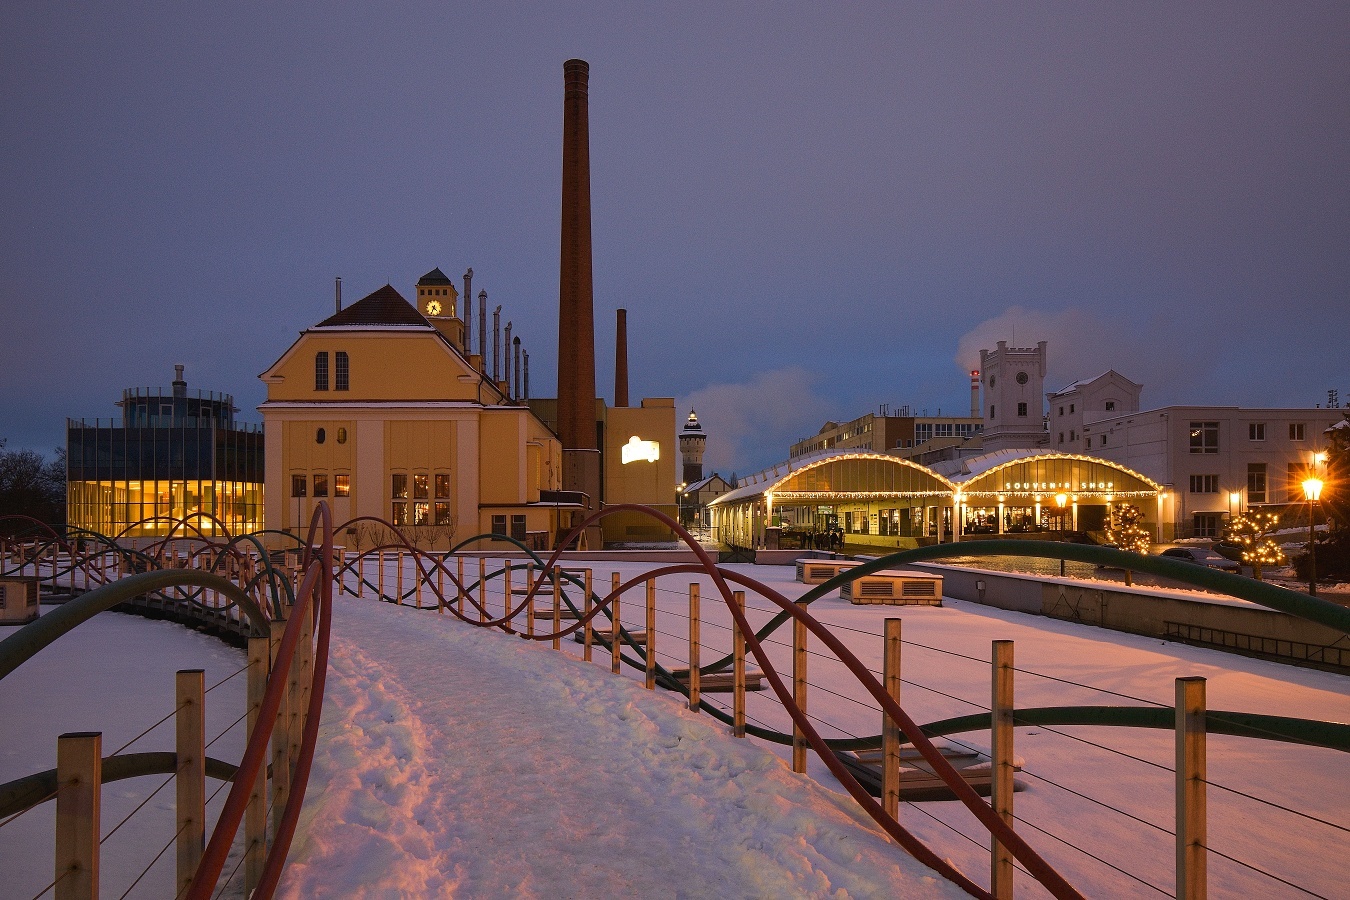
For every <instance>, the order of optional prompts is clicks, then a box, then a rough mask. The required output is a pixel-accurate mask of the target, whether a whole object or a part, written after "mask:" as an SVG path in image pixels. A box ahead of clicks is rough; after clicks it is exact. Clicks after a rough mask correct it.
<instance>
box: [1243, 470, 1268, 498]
mask: <svg viewBox="0 0 1350 900" xmlns="http://www.w3.org/2000/svg"><path fill="white" fill-rule="evenodd" d="M1247 502H1248V503H1265V502H1266V464H1265V463H1247Z"/></svg>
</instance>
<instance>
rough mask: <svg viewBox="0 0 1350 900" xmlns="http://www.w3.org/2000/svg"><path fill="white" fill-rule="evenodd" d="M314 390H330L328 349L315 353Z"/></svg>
mask: <svg viewBox="0 0 1350 900" xmlns="http://www.w3.org/2000/svg"><path fill="white" fill-rule="evenodd" d="M314 390H316V391H326V390H328V351H327V350H321V351H319V352H318V353H316V354H314Z"/></svg>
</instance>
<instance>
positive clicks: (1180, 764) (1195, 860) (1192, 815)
mask: <svg viewBox="0 0 1350 900" xmlns="http://www.w3.org/2000/svg"><path fill="white" fill-rule="evenodd" d="M1176 707H1177V713H1176V715H1177V738H1176V760H1177V765H1176V775H1177V891H1176V895H1177V898H1178V900H1203V898H1204V897H1205V895H1206V892H1207V889H1208V888H1207V880H1206V871H1205V869H1206V859H1205V853H1206V850H1205V841H1206V839H1207V834H1206V823H1207V813H1206V808H1205V807H1206V797H1205V778H1206V776H1207V772H1206V760H1205V679H1203V678H1178V679H1177V681H1176Z"/></svg>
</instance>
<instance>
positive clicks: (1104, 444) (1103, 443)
mask: <svg viewBox="0 0 1350 900" xmlns="http://www.w3.org/2000/svg"><path fill="white" fill-rule="evenodd" d="M1102 446H1103V447H1105V446H1106V435H1102Z"/></svg>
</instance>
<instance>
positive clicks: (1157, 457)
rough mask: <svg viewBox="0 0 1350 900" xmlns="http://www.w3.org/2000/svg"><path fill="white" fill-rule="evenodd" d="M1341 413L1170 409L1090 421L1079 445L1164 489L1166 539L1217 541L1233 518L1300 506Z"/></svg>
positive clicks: (1054, 403) (1053, 411)
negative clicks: (1308, 478) (1315, 460)
mask: <svg viewBox="0 0 1350 900" xmlns="http://www.w3.org/2000/svg"><path fill="white" fill-rule="evenodd" d="M1052 396H1056V395H1052ZM1051 402H1052V409H1051V423H1052V425H1051V428H1052V430H1053V431H1054V432H1056V436H1057V432H1058V428H1057V427H1056V426H1055V425H1054V422H1055V421H1056V420H1057V419H1058V415H1057V408H1056V406H1057V404H1058V402H1059V401H1058V400H1052V401H1051ZM1343 413H1344V411H1343V410H1337V409H1242V408H1240V407H1236V406H1166V407H1163V408H1161V409H1151V410H1145V411H1143V412H1132V413H1124V414H1121V415H1116V416H1110V417H1106V418H1101V419H1097V420H1095V421H1085V422H1083V424H1082V426H1081V427H1082V429H1083V431H1082V441H1083V442H1084V443H1082V444H1079V445H1078V446H1079V447H1080V448H1081V447H1084V446H1088V445H1090V447H1091V450H1090V451H1088V452H1090V453H1091V455H1093V456H1097V457H1101V458H1103V459H1109V460H1111V461H1113V462H1118V463H1120V464H1122V465H1124V466H1127V467H1128V468H1130V469H1133V470H1135V471H1137V472H1141V473H1143V474H1144V475H1147V476H1148V477H1149V478H1151V479H1152V480H1154V481H1156V482H1158V483H1160V484H1161V485H1163V487H1164V488H1165V490H1166V495H1165V496H1164V498H1163V513H1162V518H1163V522H1164V529H1163V536H1164V538H1165V539H1172V538H1181V537H1219V536H1221V535H1222V532H1223V522H1224V520H1225V519H1226V518H1227V517H1228V516H1229V515H1231V514H1233V513H1236V512H1239V511H1241V510H1243V509H1247V508H1248V507H1253V506H1257V507H1262V506H1263V507H1271V508H1273V509H1276V510H1278V509H1280V508H1282V507H1284V506H1286V505H1287V504H1297V503H1300V502H1302V501H1303V494H1302V490H1301V488H1300V485H1301V483H1302V481H1303V479H1304V478H1305V477H1306V474H1305V473H1306V472H1307V470H1308V468H1309V466H1311V465H1312V463H1313V454H1315V453H1317V452H1320V451H1322V450H1325V449H1326V438H1325V437H1324V435H1323V432H1324V431H1325V430H1326V429H1327V428H1329V427H1330V426H1332V425H1333V424H1335V423H1336V422H1339V421H1342V420H1343V419H1344V414H1343ZM1066 418H1067V415H1066ZM1167 523H1171V528H1172V531H1171V533H1169V532H1168V529H1167Z"/></svg>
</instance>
